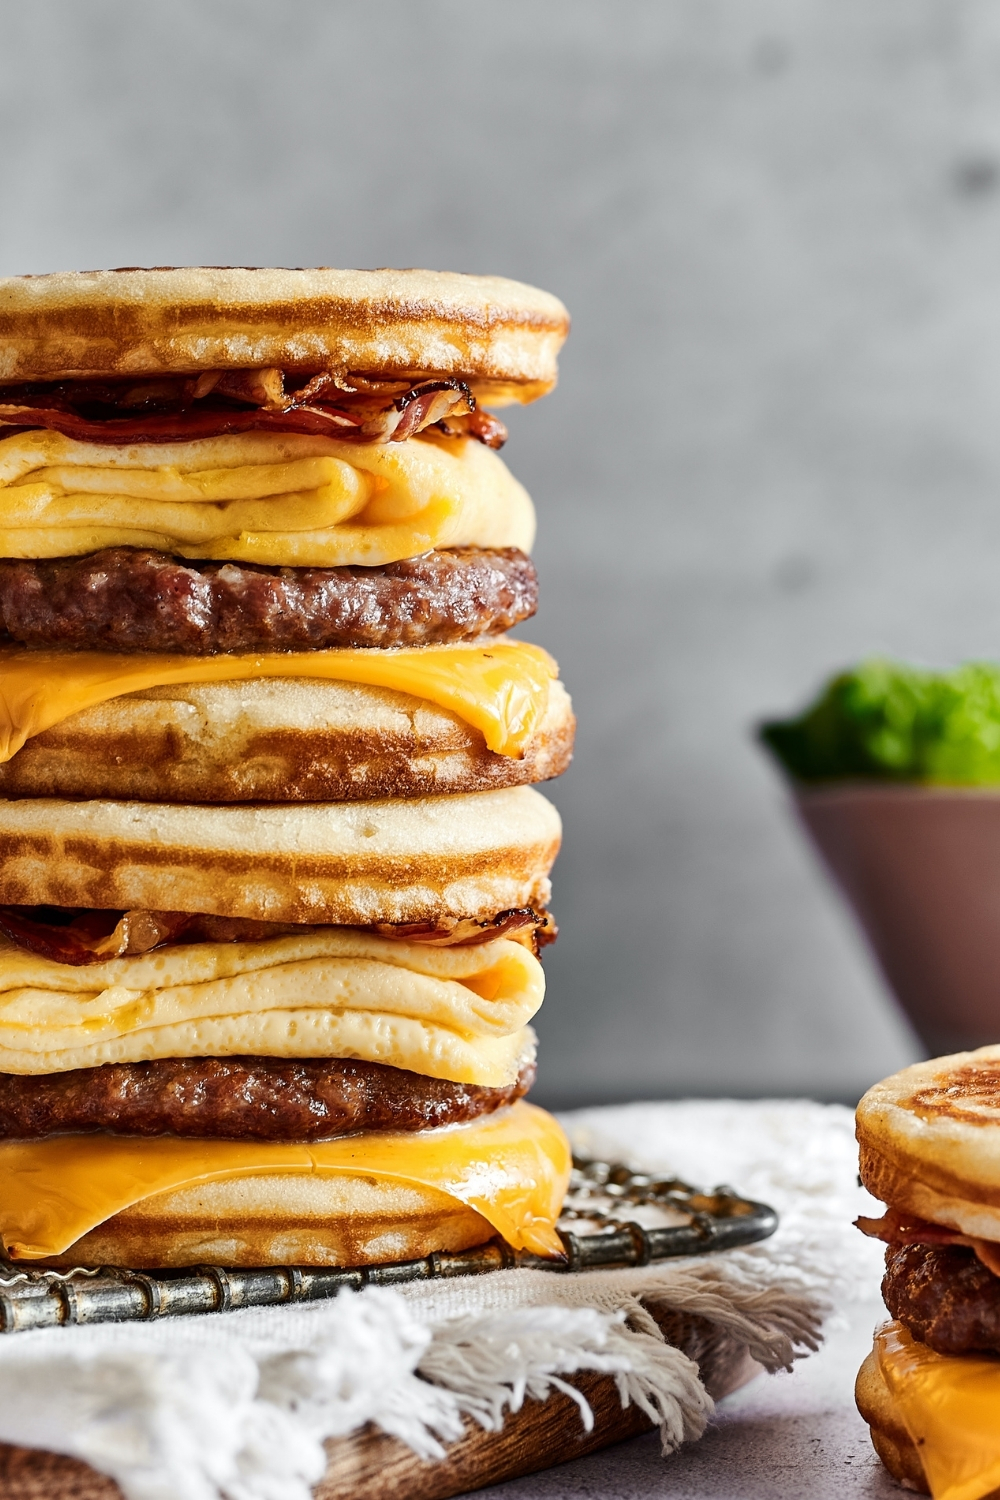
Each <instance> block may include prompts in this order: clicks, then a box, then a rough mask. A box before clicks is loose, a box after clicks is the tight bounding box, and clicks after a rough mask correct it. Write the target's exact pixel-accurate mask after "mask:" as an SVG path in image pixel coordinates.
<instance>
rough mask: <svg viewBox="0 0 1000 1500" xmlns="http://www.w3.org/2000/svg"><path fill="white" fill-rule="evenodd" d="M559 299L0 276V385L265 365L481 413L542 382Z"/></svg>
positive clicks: (249, 273)
mask: <svg viewBox="0 0 1000 1500" xmlns="http://www.w3.org/2000/svg"><path fill="white" fill-rule="evenodd" d="M568 329H569V318H568V315H567V313H566V309H565V308H564V307H563V305H562V303H561V302H559V300H558V299H557V298H555V297H552V296H550V295H549V294H548V293H546V292H542V291H538V290H537V289H536V288H535V287H530V286H525V285H523V284H522V283H520V282H517V281H508V280H506V279H504V278H503V277H500V276H462V275H458V274H455V273H452V272H441V271H417V270H408V271H391V270H379V271H338V270H331V269H328V268H320V269H318V270H280V269H279V270H264V269H257V268H244V267H239V266H236V267H180V268H174V267H168V268H158V269H151V270H145V269H127V270H121V271H69V272H60V273H57V274H55V275H49V276H10V277H6V278H4V279H0V381H3V382H15V381H32V380H59V379H82V378H86V377H88V376H98V375H137V374H143V375H146V374H168V373H169V374H188V373H193V372H196V371H199V370H225V369H253V368H261V367H268V366H271V367H277V368H280V369H284V370H302V371H313V370H336V371H340V372H342V373H343V374H344V375H348V374H358V375H369V376H373V377H386V376H396V377H404V376H405V377H410V376H414V377H418V378H420V377H424V378H428V377H429V378H433V377H436V376H437V377H448V376H457V377H459V378H461V379H464V380H465V381H467V382H468V383H469V384H470V385H471V386H472V389H473V391H474V392H475V394H476V395H478V396H480V397H482V398H483V399H485V400H487V401H488V402H489V403H491V404H492V405H494V406H496V405H502V404H505V403H507V402H511V401H516V402H525V401H533V400H535V399H536V398H537V397H538V396H543V395H544V394H545V392H546V391H548V390H551V388H552V386H553V385H555V381H556V355H557V353H558V351H559V348H560V346H561V345H562V342H563V340H564V339H565V337H566V334H567V332H568Z"/></svg>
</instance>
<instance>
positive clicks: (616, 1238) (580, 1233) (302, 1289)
mask: <svg viewBox="0 0 1000 1500" xmlns="http://www.w3.org/2000/svg"><path fill="white" fill-rule="evenodd" d="M626 1215H627V1217H626ZM558 1227H559V1236H560V1238H561V1240H562V1242H563V1247H564V1249H565V1258H564V1259H547V1258H545V1257H544V1256H540V1255H532V1254H530V1253H529V1252H527V1251H524V1250H512V1249H511V1248H510V1246H509V1245H506V1244H504V1242H503V1241H502V1240H490V1241H489V1243H488V1244H485V1245H478V1246H476V1247H475V1248H474V1249H472V1250H464V1251H462V1252H460V1253H458V1254H445V1253H442V1252H436V1253H435V1254H433V1255H428V1256H425V1257H424V1258H423V1259H421V1260H406V1261H396V1262H393V1263H390V1264H387V1265H379V1266H360V1267H354V1268H349V1269H326V1268H320V1267H313V1266H280V1267H279V1266H268V1267H262V1268H253V1269H245V1268H238V1269H232V1268H230V1269H226V1268H224V1267H222V1266H197V1267H193V1268H191V1269H185V1270H183V1271H155V1272H152V1271H130V1270H124V1269H122V1268H120V1267H117V1266H101V1267H100V1268H99V1269H96V1270H85V1269H83V1268H76V1269H74V1270H70V1271H49V1270H32V1269H30V1268H27V1267H26V1266H25V1265H24V1264H23V1263H21V1264H19V1265H14V1264H12V1263H11V1262H10V1261H4V1260H0V1332H3V1333H17V1332H20V1331H22V1330H24V1329H29V1328H51V1327H56V1326H58V1325H60V1324H70V1323H128V1322H149V1321H150V1320H151V1319H153V1318H163V1317H179V1316H184V1315H186V1314H191V1313H208V1312H228V1311H229V1310H230V1309H231V1308H236V1307H269V1306H275V1305H278V1304H281V1303H289V1302H316V1301H320V1300H322V1299H323V1298H325V1297H334V1296H336V1294H337V1293H338V1292H340V1291H342V1290H343V1289H344V1288H345V1287H350V1288H352V1289H355V1290H357V1289H359V1288H360V1287H363V1286H396V1285H398V1284H399V1283H400V1282H406V1281H430V1280H434V1279H436V1278H439V1277H447V1276H482V1275H488V1274H489V1273H490V1272H493V1271H501V1270H507V1269H509V1268H511V1267H517V1266H521V1267H530V1268H532V1269H534V1270H539V1271H552V1272H555V1273H561V1274H564V1275H567V1274H568V1275H575V1274H579V1273H586V1272H587V1271H588V1270H593V1269H596V1268H598V1267H602V1268H611V1267H614V1266H644V1265H648V1264H649V1263H650V1262H651V1261H659V1260H669V1259H671V1258H673V1257H677V1256H685V1255H705V1254H708V1253H709V1252H710V1251H715V1250H731V1249H733V1248H735V1247H736V1246H738V1245H751V1244H754V1243H755V1242H756V1241H758V1240H764V1239H767V1238H768V1236H769V1235H772V1234H773V1233H774V1231H775V1229H776V1228H777V1227H778V1216H777V1214H776V1213H775V1212H774V1210H773V1209H772V1208H769V1207H768V1206H767V1204H766V1203H754V1202H752V1201H751V1200H750V1199H748V1198H743V1197H741V1196H740V1194H739V1193H737V1192H735V1191H734V1189H732V1188H728V1187H718V1188H716V1189H715V1190H714V1192H710V1193H705V1192H699V1190H698V1189H697V1188H693V1187H691V1186H690V1185H689V1184H688V1183H686V1182H682V1181H681V1180H680V1179H679V1178H677V1177H655V1176H651V1175H650V1174H648V1173H643V1172H635V1171H632V1170H631V1169H630V1168H628V1167H626V1166H623V1165H621V1164H620V1163H617V1162H606V1161H595V1160H592V1159H590V1158H582V1157H574V1159H573V1172H572V1176H571V1178H570V1185H569V1192H568V1193H567V1196H566V1201H565V1203H564V1205H563V1212H562V1217H561V1218H560V1220H559V1226H558Z"/></svg>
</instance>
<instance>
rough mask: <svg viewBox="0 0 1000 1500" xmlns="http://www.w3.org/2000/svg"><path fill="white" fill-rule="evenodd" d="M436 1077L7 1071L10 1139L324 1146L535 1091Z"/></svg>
mask: <svg viewBox="0 0 1000 1500" xmlns="http://www.w3.org/2000/svg"><path fill="white" fill-rule="evenodd" d="M534 1077H535V1066H534V1063H527V1064H525V1066H524V1067H523V1068H522V1069H521V1072H520V1074H519V1076H518V1079H517V1081H516V1083H513V1084H511V1085H510V1086H509V1087H508V1088H493V1089H491V1088H481V1087H477V1086H475V1085H472V1084H465V1083H451V1082H448V1081H447V1080H443V1079H437V1078H425V1077H423V1076H422V1075H420V1074H417V1073H409V1072H406V1071H404V1070H403V1069H401V1068H392V1067H389V1066H387V1065H386V1064H384V1063H372V1062H361V1061H357V1060H353V1059H337V1058H335V1059H326V1058H318V1059H308V1060H305V1061H288V1060H285V1059H283V1058H272V1057H219V1058H216V1057H208V1058H190V1059H189V1058H165V1059H161V1060H158V1061H154V1062H139V1063H106V1064H104V1065H102V1066H100V1067H96V1068H80V1069H76V1070H74V1071H72V1072H67V1073H47V1074H42V1075H40V1076H38V1075H36V1076H33V1077H21V1076H20V1075H17V1074H0V1138H2V1139H22V1140H26V1139H32V1140H33V1139H37V1138H39V1137H41V1136H48V1135H55V1134H58V1133H60V1132H64V1131H85V1132H89V1131H109V1132H110V1133H111V1134H113V1135H129V1136H156V1135H178V1136H188V1137H200V1138H202V1139H206V1140H208V1139H212V1140H256V1141H316V1140H324V1139H329V1138H330V1137H331V1136H337V1135H345V1134H348V1133H350V1132H352V1131H357V1130H407V1131H410V1130H425V1129H428V1128H430V1127H434V1126H441V1125H456V1124H460V1123H462V1122H464V1121H468V1120H473V1119H475V1118H477V1117H478V1116H479V1115H484V1114H490V1113H492V1111H493V1110H496V1109H499V1108H500V1107H501V1105H505V1104H512V1103H513V1102H514V1101H515V1100H516V1099H520V1098H521V1097H522V1095H524V1094H526V1093H527V1091H528V1089H529V1088H530V1087H531V1085H532V1083H533V1082H534Z"/></svg>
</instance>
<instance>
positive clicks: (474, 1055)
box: [0, 927, 545, 1088]
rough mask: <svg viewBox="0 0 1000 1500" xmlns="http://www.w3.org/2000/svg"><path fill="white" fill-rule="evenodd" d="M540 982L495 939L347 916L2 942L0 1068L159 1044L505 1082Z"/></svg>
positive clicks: (33, 1066) (164, 1048)
mask: <svg viewBox="0 0 1000 1500" xmlns="http://www.w3.org/2000/svg"><path fill="white" fill-rule="evenodd" d="M544 994H545V977H544V973H543V970H542V966H541V964H540V963H539V962H538V959H537V958H536V957H535V956H534V954H533V953H531V952H530V951H529V950H528V949H527V948H526V947H524V945H523V944H521V943H516V942H513V941H511V939H509V938H497V939H495V940H494V941H493V942H490V943H479V944H473V945H471V946H468V947H461V946H459V947H452V948H435V947H433V946H430V945H428V944H426V943H403V942H397V941H396V940H394V939H391V938H380V937H376V936H374V935H372V934H369V933H366V932H363V931H354V930H352V929H351V928H344V927H327V928H319V929H317V930H314V931H312V932H306V933H303V934H302V935H301V936H294V935H293V936H289V937H281V938H267V939H263V940H261V941H259V942H253V943H190V944H187V943H176V944H172V945H168V946H167V947H164V948H159V949H156V950H154V951H153V952H152V953H149V954H144V955H141V956H136V957H132V958H113V959H109V960H107V961H106V962H104V963H99V964H88V965H83V966H80V967H75V966H74V965H72V964H61V963H57V962H55V961H54V960H53V959H49V958H42V957H40V956H39V955H38V954H33V953H27V952H25V951H24V950H23V949H20V948H17V947H16V946H15V945H13V944H11V943H9V942H2V943H0V1072H3V1073H20V1074H40V1073H61V1072H67V1071H68V1070H70V1069H73V1068H92V1067H98V1066H100V1064H102V1063H111V1062H143V1061H147V1060H149V1059H152V1058H159V1057H225V1056H230V1057H231V1056H236V1055H250V1056H266V1057H357V1058H363V1059H364V1060H365V1061H367V1062H379V1063H387V1064H389V1065H391V1066H392V1067H396V1068H405V1069H407V1070H408V1071H409V1072H411V1073H421V1074H424V1075H425V1076H428V1077H431V1078H447V1079H451V1080H452V1081H454V1082H457V1083H471V1084H480V1085H484V1086H486V1087H490V1088H497V1087H504V1086H506V1085H507V1084H510V1083H513V1081H514V1079H515V1078H516V1077H517V1074H518V1070H519V1067H520V1065H521V1063H522V1061H523V1059H524V1057H525V1055H526V1054H528V1053H530V1050H531V1035H530V1032H529V1031H527V1030H526V1028H527V1023H528V1022H529V1021H530V1019H531V1018H532V1016H533V1015H534V1014H535V1012H536V1011H537V1010H538V1008H539V1006H540V1005H541V1003H542V999H543V997H544Z"/></svg>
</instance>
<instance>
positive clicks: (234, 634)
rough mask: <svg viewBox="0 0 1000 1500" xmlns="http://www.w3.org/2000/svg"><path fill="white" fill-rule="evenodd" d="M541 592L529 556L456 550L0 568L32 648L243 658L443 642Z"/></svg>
mask: <svg viewBox="0 0 1000 1500" xmlns="http://www.w3.org/2000/svg"><path fill="white" fill-rule="evenodd" d="M537 604H538V582H537V576H536V573H535V569H534V565H533V564H532V562H531V560H530V558H528V557H526V556H525V554H524V553H523V552H520V551H518V549H517V548H515V547H507V548H499V549H489V548H479V547H464V548H456V549H454V550H450V551H439V552H429V553H426V554H425V555H424V556H422V557H415V558H409V559H407V560H406V561H404V562H397V563H389V564H386V565H384V566H382V567H376V568H361V567H343V568H268V567H258V566H254V565H251V564H245V563H232V562H227V563H217V562H214V563H213V562H204V563H198V562H186V561H181V560H180V559H178V558H174V557H170V556H168V555H167V554H165V553H162V552H156V551H153V550H149V549H144V548H133V547H111V548H107V549H105V550H104V551H102V552H96V553H91V554H89V555H88V556H86V557H79V558H56V559H54V560H34V559H30V560H16V561H12V560H7V561H0V621H2V625H3V629H4V630H5V631H6V633H7V636H8V638H9V639H11V640H14V641H18V642H20V643H21V644H22V645H26V646H35V647H46V646H55V647H59V648H62V649H73V650H96V651H127V652H133V651H172V652H180V653H183V654H185V655H190V656H210V655H214V654H216V653H219V652H233V651H302V650H310V649H316V650H319V649H328V648H330V647H343V646H360V647H377V648H385V647H390V646H423V645H439V644H445V643H448V642H451V641H463V640H471V639H474V638H475V637H477V636H481V635H496V634H500V633H502V632H503V631H505V630H509V629H510V628H511V627H512V626H514V625H516V624H518V623H519V622H520V621H522V620H527V619H529V618H530V617H531V615H533V614H534V612H535V609H536V607H537Z"/></svg>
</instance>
